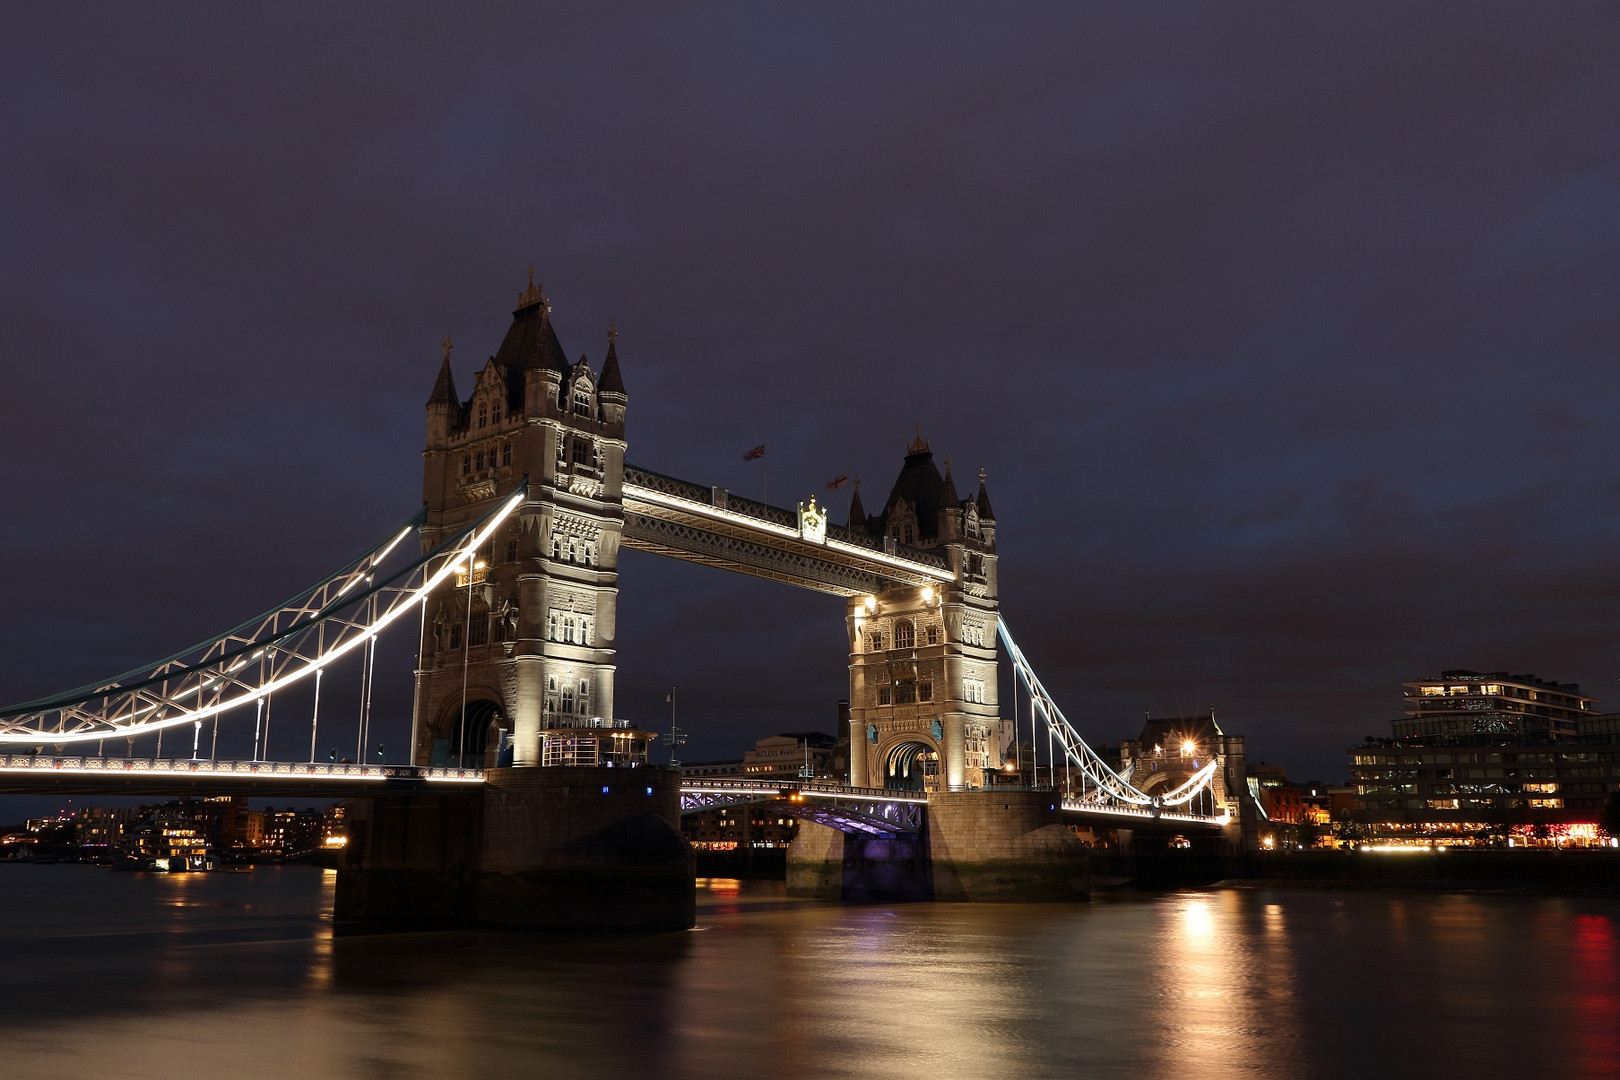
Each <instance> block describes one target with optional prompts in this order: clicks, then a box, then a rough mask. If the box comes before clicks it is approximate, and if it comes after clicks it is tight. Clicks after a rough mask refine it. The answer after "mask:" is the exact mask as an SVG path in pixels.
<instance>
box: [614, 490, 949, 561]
mask: <svg viewBox="0 0 1620 1080" xmlns="http://www.w3.org/2000/svg"><path fill="white" fill-rule="evenodd" d="M624 497H625V498H627V499H641V500H642V501H643V502H650V503H661V504H663V505H664V506H668V507H670V508H671V509H675V510H682V511H685V512H686V513H689V514H697V515H698V516H700V517H709V518H713V519H715V520H716V521H725V522H728V523H730V524H733V525H741V526H744V527H745V528H749V529H753V530H755V531H756V532H764V533H770V534H772V535H773V536H780V537H782V538H783V539H785V540H799V541H802V542H805V543H808V541H805V540H804V537H803V536H800V535H799V530H798V529H791V528H789V527H788V526H786V525H778V524H776V523H775V522H774V521H761V520H760V519H759V518H753V517H748V516H747V515H746V514H739V513H737V512H736V511H735V510H721V509H720V508H719V507H717V506H710V505H709V504H708V503H700V502H695V501H693V500H692V499H683V498H681V497H680V496H679V495H666V494H665V493H664V492H662V491H655V490H653V489H652V488H645V487H641V486H640V485H637V484H626V485H624ZM812 546H817V545H812ZM821 546H825V547H827V548H828V549H830V550H832V551H837V552H840V553H841V554H845V555H854V556H857V557H859V558H862V559H867V560H870V561H872V562H880V563H886V564H888V565H889V566H893V567H897V568H899V569H901V570H909V571H911V572H912V573H914V574H921V575H922V576H924V577H928V578H932V579H933V580H935V581H939V582H951V581H955V580H956V576H955V575H954V574H952V573H951V572H950V571H949V570H941V569H940V568H939V567H937V566H930V565H928V564H927V563H920V562H913V561H911V560H910V559H902V558H900V557H899V556H897V555H890V554H888V553H887V552H883V551H872V550H870V549H868V548H863V547H857V546H855V545H854V544H848V543H845V542H844V541H842V540H827V541H825V542H824V545H821Z"/></svg>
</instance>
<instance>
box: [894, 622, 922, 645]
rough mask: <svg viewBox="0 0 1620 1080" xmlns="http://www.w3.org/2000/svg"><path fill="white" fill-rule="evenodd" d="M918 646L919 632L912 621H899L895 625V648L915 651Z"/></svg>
mask: <svg viewBox="0 0 1620 1080" xmlns="http://www.w3.org/2000/svg"><path fill="white" fill-rule="evenodd" d="M916 646H917V630H916V627H914V626H912V625H911V620H910V619H899V620H897V621H896V622H895V624H894V647H895V648H897V649H913V648H916Z"/></svg>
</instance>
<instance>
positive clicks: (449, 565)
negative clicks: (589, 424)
mask: <svg viewBox="0 0 1620 1080" xmlns="http://www.w3.org/2000/svg"><path fill="white" fill-rule="evenodd" d="M523 499H524V495H523V493H521V492H520V493H518V494H516V495H513V496H512V497H511V498H510V499H508V500H507V501H506V505H505V506H503V507H501V509H500V511H499V512H498V513H497V514H496V515H495V516H494V517H493V518H491V519H490V521H489V524H488V525H485V526H484V528H483V530H482V531H481V532H479V533H477V534H476V535H474V536H473V537H471V538H470V539H469V540H468V541H467V544H466V546H465V547H463V548H462V549H461V550H460V552H459V553H458V554H457V555H456V557H455V558H453V559H447V560H446V561H445V564H444V565H443V566H442V567H440V568H439V572H438V573H436V574H434V575H433V576H432V577H431V578H429V579H428V580H426V581H425V582H423V584H422V586H421V588H419V589H417V590H416V591H415V592H414V593H412V594H411V596H410V598H409V599H407V600H405V601H404V602H402V603H400V604H399V605H397V606H396V607H394V608H391V609H390V610H389V611H387V612H385V613H384V614H383V615H382V616H381V617H379V618H378V619H377V621H376V622H374V623H372V624H371V626H369V627H368V628H366V629H365V630H364V631H362V632H361V633H360V634H359V635H358V636H357V637H353V638H350V639H349V640H348V641H345V642H343V643H342V644H341V645H338V646H336V647H335V648H333V649H332V650H331V651H329V652H327V653H325V654H324V655H321V656H317V657H315V658H313V659H312V660H310V661H309V663H308V664H307V665H305V666H304V667H302V668H299V669H298V670H296V671H290V672H288V673H287V674H285V675H283V676H281V677H280V678H278V679H272V680H271V681H269V682H267V683H265V684H264V685H263V686H260V687H258V688H257V689H253V690H249V691H248V692H247V693H245V694H242V695H241V696H239V697H235V698H232V699H230V700H228V701H219V702H215V703H214V704H212V705H209V706H206V707H204V708H200V709H193V710H191V711H190V712H186V713H181V714H179V715H178V716H174V717H171V718H169V719H167V720H158V721H152V722H148V723H142V724H136V725H134V726H131V727H120V726H118V725H117V724H116V723H114V724H113V725H112V726H111V727H110V728H101V729H97V730H94V731H88V732H79V733H63V732H50V731H17V732H3V733H0V743H19V744H21V743H36V744H37V743H51V744H58V743H70V742H89V741H91V740H92V739H105V738H107V737H108V736H116V735H124V736H130V735H141V734H145V733H146V732H149V731H161V730H162V729H164V728H171V727H177V726H179V725H180V724H189V723H194V722H196V721H198V720H206V719H207V718H208V717H210V716H215V715H217V714H219V713H222V712H228V711H230V710H231V709H235V708H238V707H240V706H242V705H249V704H252V703H253V702H255V701H257V700H259V699H260V698H262V697H266V696H268V695H270V694H272V693H274V692H275V691H277V690H279V689H281V688H282V687H283V686H287V685H289V684H291V683H295V682H297V681H298V680H300V679H302V678H304V677H306V676H308V675H311V674H313V673H314V672H317V671H319V670H321V669H322V668H324V667H326V666H327V665H328V664H330V663H332V662H333V661H334V660H337V659H339V658H341V657H343V656H344V655H346V654H348V653H349V652H350V651H352V650H354V649H356V648H359V647H360V646H361V645H364V644H365V643H366V642H368V641H370V640H371V639H372V638H374V637H376V636H377V635H378V634H380V633H381V632H382V631H383V630H384V629H386V628H387V627H388V625H389V624H390V623H392V622H393V621H394V620H395V619H397V618H399V617H400V616H401V615H403V614H405V612H407V611H409V610H411V609H412V608H414V607H415V606H416V605H417V604H419V603H421V602H422V601H423V600H424V599H426V597H427V595H428V593H430V592H432V591H433V590H434V589H436V588H438V587H439V585H440V584H441V583H442V582H443V581H444V580H445V579H446V578H448V577H449V576H450V575H451V574H452V573H454V572H455V569H456V566H457V564H459V563H460V562H461V561H462V560H463V559H465V558H470V557H471V556H472V555H474V554H475V553H476V552H477V550H478V548H479V547H480V546H482V545H483V543H484V541H485V540H487V539H489V537H490V536H491V535H492V534H493V533H494V531H495V527H496V526H497V525H499V524H500V523H501V522H503V521H505V520H506V518H507V517H508V516H510V515H511V513H512V511H513V510H515V509H517V508H518V507H519V506H520V505H522V503H523ZM312 614H313V613H312ZM207 685H209V684H206V683H205V684H204V688H206V686H207ZM196 692H197V691H196V690H195V689H191V688H187V689H184V690H181V691H180V693H184V694H192V693H196ZM155 707H156V706H154V708H155ZM53 711H54V710H53Z"/></svg>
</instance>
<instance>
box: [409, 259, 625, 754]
mask: <svg viewBox="0 0 1620 1080" xmlns="http://www.w3.org/2000/svg"><path fill="white" fill-rule="evenodd" d="M615 337H616V335H615V333H614V331H612V330H611V329H610V330H609V331H608V344H607V353H606V356H605V358H604V359H603V361H602V366H601V369H600V371H599V372H598V371H596V370H593V369H592V367H591V365H590V363H589V361H588V360H587V359H586V358H585V357H583V356H582V357H580V359H579V360H578V361H576V362H574V363H569V361H568V359H567V356H566V354H565V353H564V352H563V348H562V345H561V344H560V343H559V342H558V340H557V332H556V329H555V327H554V326H553V325H552V322H551V304H550V302H549V301H548V300H547V299H546V297H545V295H544V293H543V292H542V291H541V290H540V288H539V287H538V286H536V285H535V284H534V282H533V279H532V275H531V280H530V283H529V287H528V288H527V289H526V290H525V291H524V292H523V294H522V295H521V296H520V297H519V298H518V306H517V310H515V311H514V312H513V313H512V323H511V326H510V327H509V328H508V329H507V332H506V336H505V338H504V339H503V340H502V342H501V345H500V348H499V349H498V350H497V351H496V353H495V355H494V356H492V357H490V358H489V360H488V362H486V363H485V365H484V366H483V368H482V369H481V370H480V371H479V373H478V376H477V378H476V380H475V382H474V385H473V390H472V395H471V396H470V397H468V398H467V399H465V400H463V399H462V398H461V397H460V396H459V395H458V394H457V392H456V385H455V377H454V375H453V374H452V373H451V369H450V348H449V343H448V341H447V342H446V344H445V352H444V359H443V362H442V364H441V366H440V369H439V376H438V381H437V382H436V383H435V385H434V387H433V392H432V395H431V396H430V397H429V399H428V402H427V439H426V449H425V451H424V454H423V491H422V495H423V500H424V503H425V505H426V507H427V513H428V517H427V523H426V525H425V526H424V528H423V529H422V533H421V537H422V544H423V550H425V551H426V550H431V549H432V548H434V547H436V546H437V545H438V544H439V543H440V542H441V541H442V540H443V539H444V538H445V537H446V536H448V535H450V534H451V533H453V532H454V531H455V530H457V529H459V528H461V527H462V526H464V525H465V524H467V523H468V522H470V521H473V520H475V519H476V518H477V517H479V516H480V515H481V514H483V513H484V512H486V511H487V510H488V509H489V508H490V507H491V506H492V505H493V504H494V502H495V500H496V499H497V498H498V497H505V496H507V495H509V494H510V493H511V492H512V491H513V490H514V489H515V488H516V487H517V486H518V485H519V484H520V483H521V482H522V481H523V480H524V478H525V477H526V478H527V480H528V494H527V498H526V501H525V502H524V504H523V506H522V508H521V509H520V510H519V511H518V512H517V513H516V514H515V515H514V517H513V519H512V521H511V524H510V525H509V527H507V528H506V530H505V531H504V532H503V533H502V534H500V535H497V536H496V537H494V538H493V539H492V540H491V541H490V542H489V543H488V544H487V545H486V546H485V548H484V550H483V551H482V552H480V558H479V559H478V561H477V562H476V563H475V564H474V566H473V567H472V568H471V569H470V572H467V571H463V572H462V573H461V574H460V575H459V577H458V578H457V579H455V580H454V581H453V582H449V583H447V584H446V585H445V587H444V588H443V589H442V590H441V592H440V594H439V595H438V596H436V597H434V598H433V599H432V600H431V601H430V602H429V604H428V607H427V610H426V611H425V613H424V627H423V637H422V651H421V660H420V663H419V665H418V671H417V676H416V701H415V711H414V739H413V742H414V746H415V760H416V762H417V763H418V764H424V765H425V764H435V765H444V764H462V765H467V766H472V767H483V766H486V765H496V764H514V765H607V764H614V765H631V764H639V763H642V762H645V761H646V748H647V739H648V735H647V734H646V733H644V732H640V731H637V730H635V729H633V728H631V727H630V726H629V724H628V723H626V722H625V721H622V720H615V719H614V702H613V683H614V672H615V645H616V622H617V603H618V559H619V541H620V536H621V533H622V530H623V525H624V508H623V504H622V500H621V489H622V483H623V477H624V449H625V441H624V422H625V409H626V406H627V404H628V401H629V399H628V397H627V395H626V394H625V388H624V381H623V379H622V378H621V376H620V374H619V359H618V351H617V345H616V341H615Z"/></svg>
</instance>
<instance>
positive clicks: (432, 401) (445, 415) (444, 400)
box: [427, 334, 461, 448]
mask: <svg viewBox="0 0 1620 1080" xmlns="http://www.w3.org/2000/svg"><path fill="white" fill-rule="evenodd" d="M443 348H444V358H443V359H442V360H440V361H439V377H438V378H437V379H436V380H434V383H433V393H432V394H431V395H429V397H428V399H427V445H428V446H429V447H430V448H433V447H443V446H446V445H447V444H448V440H449V438H450V432H451V430H452V429H453V428H455V427H456V426H457V422H458V417H459V416H460V414H461V399H460V398H459V397H457V396H456V376H455V372H453V371H451V370H450V335H449V334H446V335H444V343H443Z"/></svg>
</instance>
